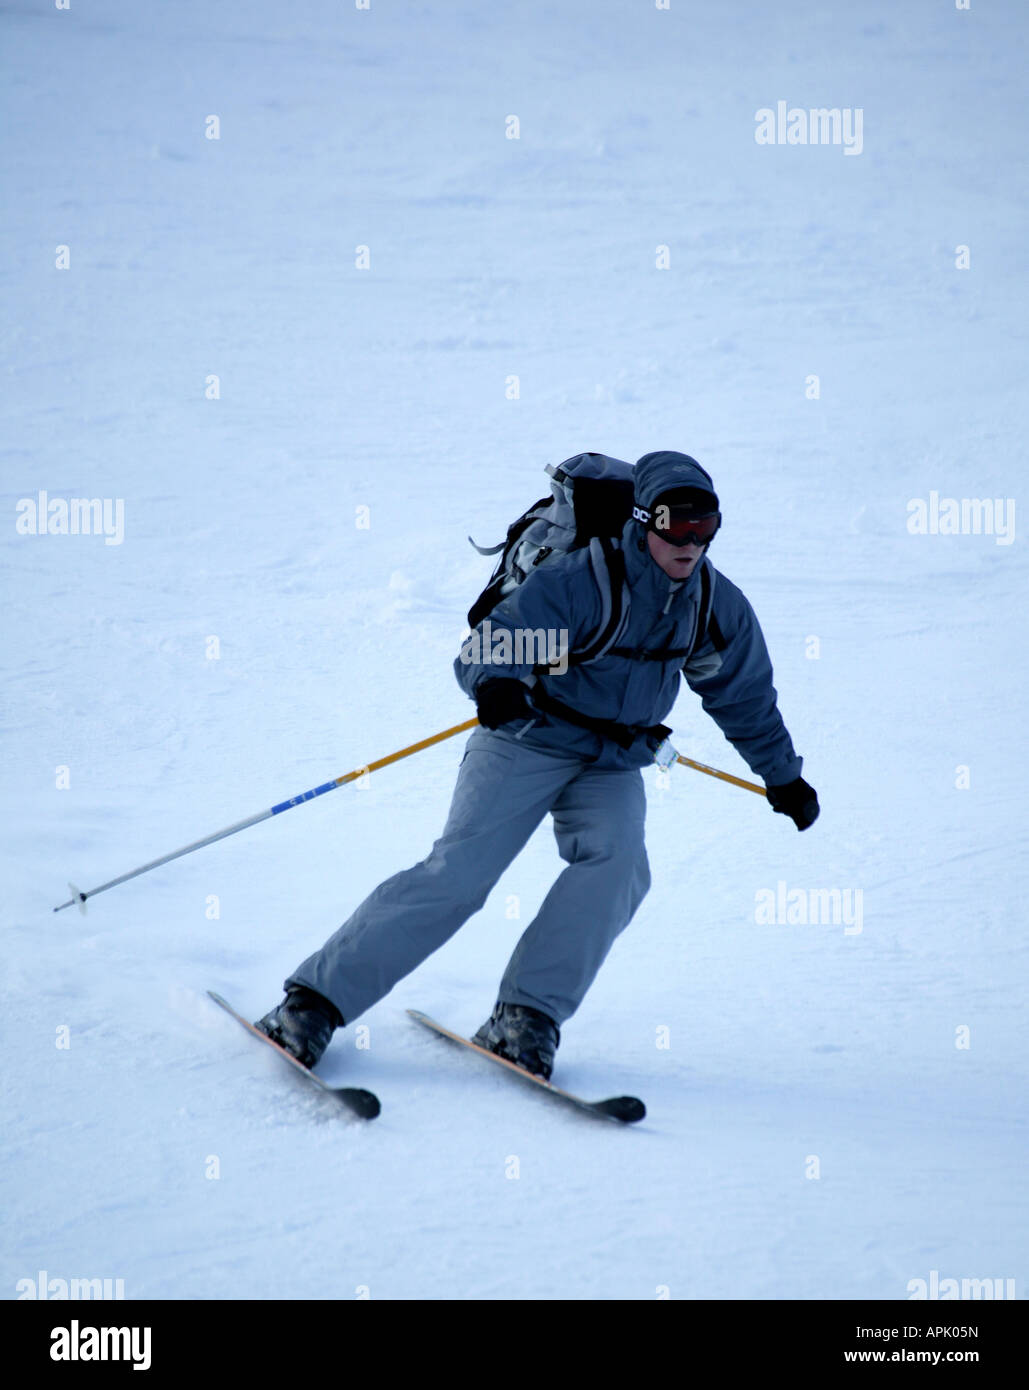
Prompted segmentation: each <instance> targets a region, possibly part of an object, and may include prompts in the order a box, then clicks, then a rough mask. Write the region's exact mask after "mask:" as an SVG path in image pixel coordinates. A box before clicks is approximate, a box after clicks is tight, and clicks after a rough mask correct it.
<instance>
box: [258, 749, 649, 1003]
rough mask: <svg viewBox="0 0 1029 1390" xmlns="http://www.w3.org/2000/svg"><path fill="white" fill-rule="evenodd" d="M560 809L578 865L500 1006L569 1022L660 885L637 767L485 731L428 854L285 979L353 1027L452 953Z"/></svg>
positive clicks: (567, 853)
mask: <svg viewBox="0 0 1029 1390" xmlns="http://www.w3.org/2000/svg"><path fill="white" fill-rule="evenodd" d="M548 811H549V812H550V813H551V815H552V816H553V820H554V834H555V836H556V838H557V845H558V850H559V852H560V855H561V858H562V859H564V860H565V862H566V864H567V868H565V869H564V870H563V871H562V872H561V873H560V874H559V875H558V878H557V879H556V881H555V882H554V884H553V886H552V887H551V889H550V892H549V893H548V894H547V896H546V898H545V899H544V901H543V904H542V906H541V907H540V910H539V912H538V913H537V914H536V916H535V918H534V919H533V921H532V922H531V923H530V924H529V926H528V927H527V928H526V930H525V932H524V934H523V935H522V937H521V940H520V941H519V942H518V945H517V946H516V947H515V951H514V954H513V955H512V957H511V960H510V962H509V964H508V966H507V970H506V971H505V972H504V978H503V980H502V981H501V983H500V988H499V991H498V995H497V997H498V999H500V1000H502V1001H503V1002H505V1003H509V1004H523V1005H528V1006H529V1007H531V1008H534V1009H541V1010H542V1011H543V1012H544V1013H545V1014H548V1015H549V1016H550V1017H551V1018H552V1019H554V1021H555V1022H556V1023H558V1024H561V1023H563V1022H564V1021H565V1019H567V1018H570V1017H571V1015H572V1014H573V1013H574V1012H575V1010H576V1009H577V1008H578V1007H579V1005H580V1003H581V1002H582V999H583V996H584V995H585V994H586V991H587V990H588V989H589V987H590V985H591V984H592V983H593V979H594V977H595V976H596V974H597V971H598V970H599V969H600V967H601V965H602V964H603V961H604V958H605V956H606V955H607V953H608V951H609V950H610V949H611V946H612V944H613V942H614V940H615V937H616V936H617V935H618V934H619V932H620V931H622V930H623V928H625V927H626V926H627V925H628V924H629V921H630V920H631V918H632V916H633V913H634V912H635V911H636V909H637V908H638V907H639V905H640V903H641V902H642V901H643V898H644V896H645V895H646V892H647V889H648V888H649V887H650V870H649V868H648V865H647V854H646V849H645V847H644V843H643V828H644V819H645V812H646V798H645V794H644V789H643V778H642V776H641V775H640V772H639V769H638V768H620V767H603V768H602V767H595V766H594V765H593V764H592V763H590V762H586V761H584V760H583V759H582V758H580V757H577V756H568V755H567V754H563V753H562V752H561V751H560V750H554V751H546V752H544V751H542V750H540V749H539V748H532V747H528V746H526V745H523V744H521V743H519V742H518V741H517V740H516V739H514V738H512V737H511V736H509V735H508V736H504V735H502V734H496V733H491V732H490V731H489V730H488V729H482V728H479V729H476V730H475V732H474V733H473V734H472V735H471V737H470V739H469V740H468V746H467V749H466V752H465V755H464V758H463V759H462V762H461V767H460V771H459V772H458V777H457V785H456V787H455V788H454V798H453V801H452V803H451V806H450V814H449V816H448V818H447V823H446V825H445V827H444V829H443V833H442V835H441V836H440V838H439V839H438V840H437V841H436V843H435V844H434V845H433V847H432V851H431V853H430V854H429V856H428V858H426V859H424V860H423V861H422V862H421V863H420V864H416V865H415V866H414V867H413V868H411V869H405V870H403V871H402V872H401V873H398V874H394V875H393V877H392V878H388V879H386V880H385V882H383V883H380V884H379V886H378V888H376V889H375V890H374V891H373V892H372V893H370V894H369V896H368V897H367V898H366V899H365V900H364V902H363V903H361V905H360V907H358V908H357V910H356V911H355V912H354V913H353V915H352V916H351V917H350V918H349V919H348V920H347V921H346V922H344V924H343V925H342V926H341V927H340V929H339V930H338V931H337V932H336V933H335V934H334V935H333V936H331V937H330V938H329V940H328V941H327V942H326V943H325V945H324V946H323V947H322V948H321V950H320V951H316V952H315V953H314V955H313V956H309V957H308V959H307V960H305V961H304V962H303V964H302V965H301V966H300V967H299V968H298V969H297V970H296V971H295V972H294V973H293V975H291V976H290V978H289V979H288V980H287V981H286V984H287V986H288V985H290V984H301V985H307V986H308V988H309V989H313V990H317V992H318V993H319V994H322V995H324V996H325V997H326V998H327V999H331V1000H332V1002H333V1003H334V1004H335V1005H336V1008H337V1009H338V1010H339V1011H340V1013H341V1014H342V1015H343V1019H344V1021H345V1022H346V1023H352V1022H353V1021H354V1020H355V1019H356V1018H358V1017H359V1015H360V1014H362V1013H364V1011H365V1010H366V1009H368V1008H370V1007H371V1006H372V1005H373V1004H374V1003H376V1002H377V1000H379V999H381V998H382V997H383V995H385V994H387V993H388V992H389V991H390V990H391V989H392V988H393V986H394V985H395V984H396V983H397V981H398V980H400V979H402V978H403V977H404V976H405V975H407V974H409V973H410V971H412V970H414V968H415V967H416V966H417V965H420V964H421V962H422V961H423V960H424V959H425V958H426V956H428V955H430V954H431V953H432V952H433V951H436V950H438V949H439V947H440V946H442V945H443V944H444V943H445V942H446V941H448V940H449V939H450V937H451V936H453V934H454V933H455V932H456V931H457V930H458V928H459V927H460V926H462V925H463V923H464V922H466V921H467V920H468V918H469V917H471V915H472V914H473V913H474V912H477V911H478V910H479V908H481V907H482V905H483V903H484V902H485V901H486V898H487V897H488V895H489V893H490V890H491V889H492V888H493V886H494V884H495V883H496V882H497V880H498V879H499V878H500V876H501V874H502V873H503V872H504V870H505V869H506V868H507V867H508V865H509V864H510V863H511V861H512V860H513V859H514V858H515V856H516V855H517V854H518V853H519V851H520V850H521V849H522V848H523V847H524V845H525V844H526V842H527V841H528V839H529V837H530V836H531V835H532V833H533V831H534V830H535V829H536V827H537V826H538V825H539V823H540V821H541V820H542V819H543V817H544V816H545V815H546V814H547V812H548Z"/></svg>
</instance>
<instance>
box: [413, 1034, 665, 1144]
mask: <svg viewBox="0 0 1029 1390" xmlns="http://www.w3.org/2000/svg"><path fill="white" fill-rule="evenodd" d="M407 1012H408V1014H409V1015H410V1016H411V1018H413V1019H414V1020H415V1022H416V1023H421V1024H422V1025H423V1026H424V1027H426V1028H429V1029H431V1030H432V1032H434V1033H438V1034H439V1035H440V1037H443V1038H449V1040H450V1041H451V1042H455V1043H460V1044H461V1046H462V1047H467V1048H469V1049H470V1050H471V1051H472V1052H477V1053H478V1054H479V1056H480V1057H486V1058H488V1059H489V1061H491V1062H495V1063H496V1064H497V1065H498V1066H501V1067H504V1068H505V1069H506V1070H507V1071H509V1072H512V1073H513V1074H514V1075H515V1076H519V1077H521V1078H522V1080H523V1081H528V1082H529V1084H530V1085H532V1086H535V1087H537V1088H538V1089H539V1090H541V1091H545V1092H546V1093H547V1095H549V1096H553V1098H554V1099H555V1100H559V1101H562V1102H563V1103H564V1104H565V1105H569V1106H572V1107H573V1108H574V1109H576V1110H581V1111H584V1112H585V1113H586V1114H587V1115H596V1116H598V1117H599V1118H601V1119H605V1120H617V1121H619V1122H620V1123H621V1124H635V1122H636V1121H637V1120H642V1119H643V1117H644V1116H645V1115H646V1113H647V1108H646V1106H645V1105H644V1104H643V1102H642V1101H641V1100H638V1099H637V1097H636V1096H611V1097H610V1098H609V1099H608V1100H583V1098H582V1097H581V1096H575V1095H572V1093H571V1091H562V1089H561V1087H560V1086H555V1085H554V1083H553V1082H552V1081H544V1080H543V1078H542V1077H541V1076H533V1074H532V1072H531V1071H526V1070H525V1068H524V1067H519V1066H516V1065H515V1063H514V1062H509V1061H508V1060H507V1058H506V1057H499V1056H498V1055H497V1054H496V1053H495V1052H490V1051H489V1050H488V1049H487V1048H485V1047H480V1046H479V1044H478V1043H475V1042H472V1040H471V1038H465V1037H462V1036H461V1034H460V1033H452V1032H451V1031H450V1029H449V1028H444V1027H443V1025H442V1023H437V1022H436V1020H435V1019H433V1018H429V1016H428V1014H423V1013H420V1012H419V1011H418V1010H417V1009H408V1011H407Z"/></svg>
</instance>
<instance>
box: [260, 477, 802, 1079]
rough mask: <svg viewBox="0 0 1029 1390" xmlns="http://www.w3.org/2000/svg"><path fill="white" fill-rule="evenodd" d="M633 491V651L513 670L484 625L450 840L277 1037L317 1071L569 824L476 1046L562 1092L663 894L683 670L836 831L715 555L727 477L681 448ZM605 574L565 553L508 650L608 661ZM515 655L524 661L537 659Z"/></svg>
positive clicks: (794, 810) (400, 884) (475, 644)
mask: <svg viewBox="0 0 1029 1390" xmlns="http://www.w3.org/2000/svg"><path fill="white" fill-rule="evenodd" d="M632 477H633V484H632V486H633V497H634V502H635V505H634V507H633V514H632V516H631V517H630V519H629V520H628V521H626V522H625V524H624V527H623V529H622V533H621V536H620V538H615V541H614V543H613V545H609V547H608V550H607V551H606V553H607V554H609V556H612V557H614V558H617V559H618V567H619V578H620V579H622V578H624V590H623V592H624V594H625V595H626V596H627V599H628V613H627V619H626V618H623V619H621V620H620V626H619V627H618V632H617V643H616V644H615V643H608V644H607V645H606V646H602V647H601V648H600V655H599V656H593V657H591V658H590V659H583V660H581V661H578V662H577V661H576V660H575V657H574V656H573V657H572V659H571V660H570V661H567V662H564V663H562V665H561V666H560V668H558V667H555V668H554V670H548V669H547V668H546V667H544V668H542V669H541V668H540V666H538V665H534V664H531V663H528V662H522V663H521V664H516V662H515V661H514V660H511V661H508V662H506V663H505V662H503V661H502V662H501V663H499V664H498V661H497V658H496V653H495V651H490V650H485V649H484V646H483V644H481V643H480V642H479V641H478V638H479V636H480V635H481V624H480V625H479V629H478V630H477V631H476V632H473V634H472V637H471V638H469V639H468V641H466V643H465V645H464V647H463V648H462V652H461V655H460V656H459V657H458V659H457V661H456V662H455V671H456V674H457V679H458V682H459V684H460V685H461V686H462V688H463V689H464V690H465V691H466V693H467V694H468V695H469V696H470V697H471V698H472V699H473V700H474V701H475V703H476V709H477V713H478V718H479V726H480V727H479V728H477V729H475V731H474V732H473V733H472V734H471V736H470V737H469V740H468V744H467V748H466V751H465V754H464V758H463V759H462V762H461V766H460V770H459V772H458V777H457V784H456V787H455V789H454V794H453V800H452V802H451V807H450V813H449V816H448V819H447V822H446V825H445V827H444V829H443V833H442V834H441V836H440V838H439V839H438V840H437V841H436V843H435V844H434V845H433V848H432V850H431V852H430V853H429V855H428V857H427V858H426V859H424V860H423V861H422V862H421V863H419V864H416V865H414V867H413V868H410V869H405V870H403V871H402V872H401V873H398V874H395V875H394V876H393V877H392V878H389V879H387V880H386V881H385V882H383V883H381V884H380V885H379V887H378V888H376V889H375V890H374V891H373V892H372V893H371V894H370V895H369V896H368V897H367V898H366V899H365V901H364V902H363V903H361V905H360V906H359V907H358V908H357V909H356V910H355V911H354V913H353V914H352V915H351V917H350V918H349V919H348V920H347V921H346V922H345V923H344V924H343V926H342V927H340V928H339V930H338V931H337V932H336V933H335V934H334V935H333V936H331V937H330V938H329V940H328V941H327V942H326V943H325V945H324V946H323V947H322V948H321V950H319V951H316V952H315V953H314V955H312V956H309V957H308V959H307V960H305V961H304V962H303V963H302V964H301V965H300V966H299V967H298V968H297V969H296V970H295V971H294V972H293V974H292V975H291V976H290V978H289V979H288V980H287V981H286V983H285V989H286V997H285V999H284V1000H283V1001H282V1003H281V1004H279V1005H278V1006H277V1007H276V1008H275V1009H273V1010H272V1011H271V1012H270V1013H269V1014H267V1015H265V1017H264V1018H262V1019H261V1020H260V1021H259V1022H258V1024H257V1027H258V1028H260V1029H261V1031H262V1032H264V1033H266V1034H267V1035H268V1037H270V1038H272V1039H273V1040H274V1041H275V1042H277V1043H279V1044H280V1045H281V1046H283V1047H284V1048H286V1049H287V1051H289V1052H290V1053H292V1054H293V1055H294V1056H295V1057H297V1058H298V1060H300V1061H301V1062H303V1063H304V1065H306V1066H308V1067H311V1066H314V1065H315V1064H316V1063H317V1061H318V1060H319V1059H320V1057H321V1056H322V1054H323V1052H324V1051H325V1048H326V1047H327V1046H328V1043H329V1041H330V1039H331V1037H332V1033H333V1031H334V1029H336V1028H338V1027H341V1026H342V1025H343V1023H344V1022H346V1023H352V1022H353V1021H354V1020H355V1019H356V1018H358V1017H359V1016H360V1015H361V1014H362V1013H364V1011H365V1010H366V1009H368V1008H370V1007H371V1006H372V1005H373V1004H374V1003H376V1002H377V1001H378V1000H379V999H381V998H382V997H383V996H384V995H385V994H387V993H388V992H389V991H390V990H391V989H392V988H393V986H394V985H395V984H396V983H397V981H398V980H400V979H402V978H403V977H404V976H405V975H407V974H409V973H410V971H412V970H413V969H414V968H415V967H416V966H417V965H419V964H420V963H421V962H422V961H423V960H424V959H425V958H426V957H427V956H428V955H430V954H431V953H432V952H433V951H435V950H437V949H438V948H439V947H440V946H442V945H443V944H444V943H445V942H446V941H447V940H449V938H450V937H451V936H452V935H453V934H454V932H456V931H457V930H458V928H459V927H460V926H462V924H463V923H464V922H466V921H467V920H468V918H469V917H471V916H472V914H473V913H475V912H477V911H478V910H479V908H481V907H482V905H483V904H484V902H485V901H486V898H487V896H488V895H489V893H490V891H491V889H492V888H493V886H494V884H495V883H496V882H497V880H498V879H499V878H500V876H501V874H502V873H503V872H504V871H505V869H506V868H507V867H508V865H509V864H510V863H511V862H512V860H513V859H514V858H515V856H516V855H517V854H518V853H519V852H520V851H521V849H522V848H523V846H524V845H525V844H526V842H527V841H528V839H529V837H530V836H531V835H532V833H533V831H534V830H535V829H536V828H537V826H538V825H539V824H540V822H541V821H542V819H543V818H544V816H545V815H547V814H548V812H549V813H550V815H551V816H552V818H553V825H554V834H555V836H556V838H557V845H558V850H559V852H560V854H561V857H562V859H564V860H565V864H566V867H565V868H564V870H563V871H562V873H561V874H559V876H558V878H557V879H556V881H555V882H554V884H553V885H552V887H551V889H550V891H549V893H548V894H547V896H546V898H545V899H544V901H543V904H542V905H541V907H540V909H539V911H538V913H537V914H536V916H535V918H534V920H533V921H532V922H531V923H530V924H529V926H528V927H527V929H526V930H525V932H524V934H523V935H522V937H521V939H520V941H519V942H518V944H517V946H516V947H515V951H514V954H513V955H512V957H511V960H510V962H509V963H508V966H507V969H506V971H505V973H504V976H503V979H502V980H501V982H500V987H499V989H498V992H497V1003H496V1005H495V1007H494V1009H493V1012H492V1014H491V1016H490V1018H489V1019H488V1020H487V1021H486V1022H485V1023H484V1024H483V1025H482V1027H481V1028H480V1029H479V1031H478V1032H477V1033H476V1035H475V1041H476V1042H478V1043H479V1044H480V1045H482V1046H483V1047H486V1048H488V1049H489V1050H490V1051H493V1052H496V1053H498V1054H499V1055H501V1056H503V1057H506V1058H508V1059H509V1060H510V1061H513V1062H515V1063H517V1064H518V1065H519V1066H522V1067H525V1068H526V1069H527V1070H528V1071H530V1072H533V1073H534V1074H536V1075H539V1076H543V1077H544V1078H549V1077H550V1075H551V1072H552V1069H553V1065H554V1054H555V1051H556V1049H557V1046H558V1043H559V1041H560V1028H561V1025H562V1024H563V1023H564V1022H565V1021H566V1020H567V1019H568V1018H570V1017H571V1015H572V1014H573V1013H574V1012H575V1011H576V1009H577V1008H578V1007H579V1005H580V1004H581V1002H582V1000H583V997H584V996H585V994H586V991H587V990H588V989H589V987H590V985H591V984H592V982H593V980H594V978H595V976H596V974H597V972H598V970H599V969H600V966H601V964H602V963H603V961H604V958H605V957H606V955H607V953H608V951H609V950H610V948H611V946H612V945H613V943H614V941H615V938H616V937H617V936H618V934H619V933H620V932H621V931H622V930H623V929H624V928H625V927H626V926H627V925H628V923H629V921H630V920H631V919H632V917H633V914H634V913H635V912H636V909H637V908H638V907H639V905H640V903H641V902H642V900H643V898H644V896H645V894H646V892H647V890H648V888H649V886H650V872H649V868H648V862H647V855H646V849H645V846H644V813H645V794H644V787H643V779H642V776H641V772H640V769H641V768H643V767H645V766H647V765H648V764H650V763H652V762H653V761H654V754H655V751H656V749H657V748H658V746H659V744H660V743H661V741H662V740H663V738H664V737H665V736H666V735H667V733H668V732H669V731H668V730H667V729H665V727H664V726H663V725H661V724H660V722H659V721H660V720H662V719H663V718H664V717H665V716H666V715H667V713H668V711H669V710H670V709H671V708H672V705H673V704H674V702H675V699H676V696H677V694H678V691H679V679H680V673H681V674H682V676H683V677H684V678H685V680H686V682H687V684H688V685H689V687H690V689H691V690H693V691H694V692H695V693H696V694H698V695H699V696H700V697H701V701H702V704H703V707H704V709H705V710H706V711H707V713H708V714H709V715H711V717H712V718H713V719H714V720H715V722H716V723H717V724H718V725H719V727H720V728H721V730H722V732H723V733H724V734H725V736H726V738H728V739H729V740H730V741H731V742H732V743H733V744H734V746H735V747H736V748H737V750H738V751H739V753H740V754H741V755H742V757H743V758H744V759H745V760H746V762H747V763H748V765H749V766H750V767H751V769H752V770H753V771H754V773H755V774H756V775H758V776H760V777H762V778H763V779H764V781H765V784H766V788H767V795H768V800H769V802H770V804H771V806H772V809H773V810H774V811H777V812H780V813H782V814H784V815H788V816H790V817H791V818H792V820H793V821H794V823H795V824H796V826H797V828H798V830H806V829H807V828H808V827H809V826H810V825H811V824H812V823H813V822H814V820H815V818H816V817H817V815H818V810H819V808H818V798H817V796H816V794H815V791H814V789H813V788H812V787H810V786H809V785H808V783H807V782H805V781H804V780H803V778H802V777H801V775H800V774H801V768H802V759H801V758H799V757H798V756H797V755H796V753H795V752H794V749H793V744H792V742H791V740H790V736H789V734H788V732H787V730H786V728H785V725H784V724H783V721H782V717H781V716H780V714H779V711H778V707H777V703H776V692H775V689H774V687H773V685H772V666H771V662H770V660H769V657H768V652H767V648H766V646H765V642H764V638H763V636H762V633H761V629H760V627H759V625H758V621H757V618H756V616H755V614H754V611H753V609H752V608H751V606H750V604H749V602H748V601H747V599H746V598H745V597H744V595H743V594H742V593H741V592H740V590H739V589H737V588H736V586H735V585H734V584H732V583H731V581H730V580H728V579H726V578H725V576H724V575H721V574H718V573H717V572H716V571H715V570H714V567H713V566H712V565H711V562H710V560H709V559H708V558H707V549H708V547H709V546H710V544H711V542H712V540H713V539H714V536H715V534H716V532H717V531H718V528H719V526H720V524H721V514H720V512H719V503H718V497H717V495H716V493H715V490H714V485H713V482H712V480H711V477H710V476H709V474H708V473H706V472H705V470H704V469H703V468H701V466H700V465H699V464H698V463H697V462H696V460H694V459H692V458H690V457H689V456H688V455H686V454H681V453H677V452H674V451H669V450H662V451H658V452H656V453H650V454H646V455H644V456H643V458H641V459H640V460H639V462H638V463H637V464H636V467H635V469H634V470H633V474H632ZM619 557H620V558H619ZM595 570H596V566H595V562H594V561H593V560H592V559H591V551H590V550H589V548H586V547H580V548H578V549H572V550H570V551H569V552H568V553H567V554H562V555H559V556H553V555H552V556H551V557H550V561H549V562H548V563H547V564H543V565H540V566H539V567H538V568H533V569H531V570H530V572H529V573H528V575H527V576H526V577H525V579H524V581H523V582H522V583H521V584H520V585H518V586H517V587H516V588H515V589H514V590H513V592H511V593H509V594H507V596H506V597H504V598H502V599H501V601H500V602H499V603H498V604H497V605H496V607H494V608H492V610H491V611H490V613H489V618H488V621H489V623H490V627H491V632H492V634H494V635H495V634H497V633H498V632H499V633H501V634H503V633H504V632H507V633H509V634H511V636H512V638H514V636H515V635H516V634H519V633H521V634H524V633H527V632H537V631H539V630H540V629H543V630H545V631H560V632H562V633H567V640H568V646H569V648H570V650H571V651H572V653H580V652H583V651H584V650H589V649H590V648H591V644H593V645H594V646H595V644H596V642H597V640H598V639H597V634H598V632H601V631H603V630H604V627H605V623H609V620H611V613H610V608H611V606H612V601H611V597H610V594H607V595H605V593H604V592H603V591H602V588H601V586H600V585H599V584H598V581H597V576H596V572H595ZM623 570H624V576H623V573H622V572H623ZM705 571H706V574H705ZM705 597H706V598H707V602H708V604H709V609H708V611H707V613H706V615H705V612H704V603H705ZM705 616H706V628H705V627H704V619H705ZM484 621H485V620H484ZM510 650H511V651H512V652H513V653H514V654H515V655H518V654H521V655H524V644H523V643H522V642H517V643H516V642H514V641H512V642H511V644H510ZM559 671H560V673H558V672H559Z"/></svg>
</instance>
